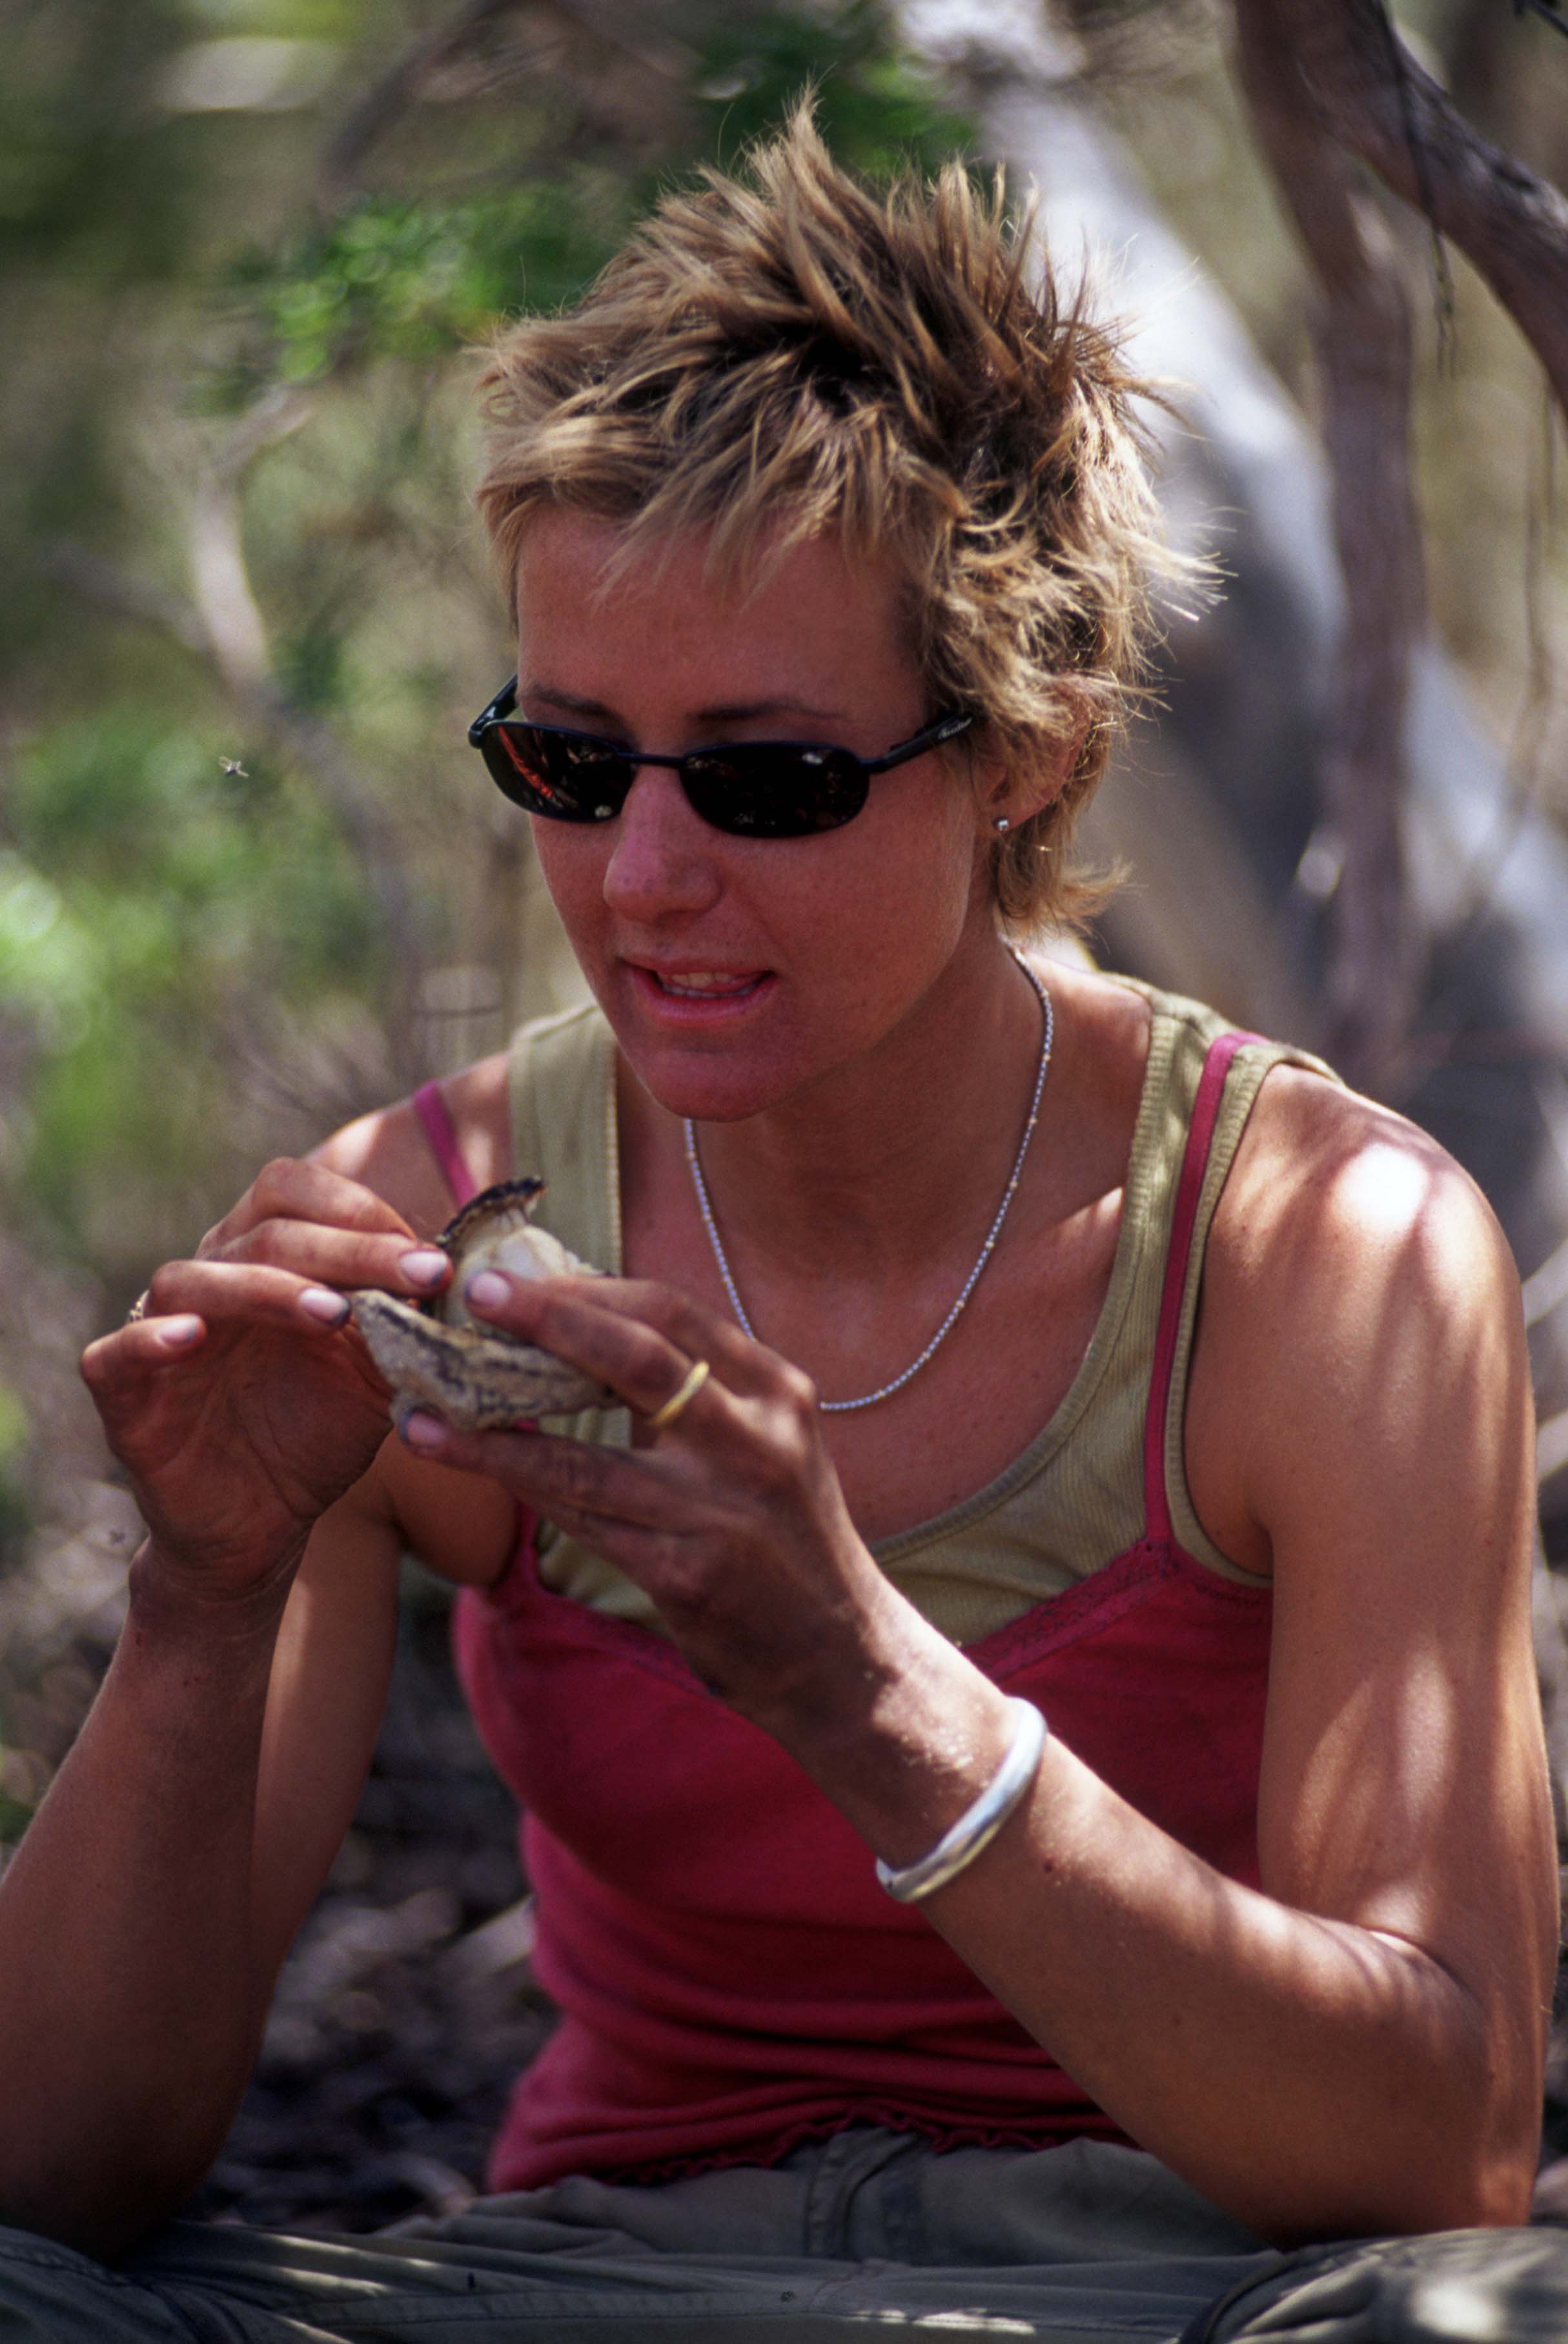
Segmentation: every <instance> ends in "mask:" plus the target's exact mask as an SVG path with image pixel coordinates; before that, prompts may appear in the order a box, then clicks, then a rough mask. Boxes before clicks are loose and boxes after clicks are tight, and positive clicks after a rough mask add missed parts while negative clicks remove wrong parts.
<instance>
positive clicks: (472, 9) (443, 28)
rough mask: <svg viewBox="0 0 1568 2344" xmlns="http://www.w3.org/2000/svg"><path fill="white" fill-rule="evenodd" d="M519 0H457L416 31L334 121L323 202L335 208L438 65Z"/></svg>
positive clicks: (320, 173) (321, 184)
mask: <svg viewBox="0 0 1568 2344" xmlns="http://www.w3.org/2000/svg"><path fill="white" fill-rule="evenodd" d="M518 5H519V0H461V5H459V6H457V7H456V8H454V9H453V10H452V12H451V13H450V15H447V16H443V17H442V18H440V19H439V21H438V22H437V23H436V24H434V25H427V27H426V29H425V30H424V32H422V33H420V34H418V35H417V36H416V37H415V38H414V39H413V40H412V41H410V42H409V44H408V45H407V48H406V49H405V50H404V51H403V53H402V55H401V56H397V57H394V58H393V60H392V63H391V64H390V65H389V66H387V69H386V71H385V72H384V73H380V74H377V76H376V78H375V80H374V81H372V82H371V83H370V85H369V86H368V87H367V89H365V90H364V91H363V92H362V94H361V95H360V96H359V97H358V98H357V100H356V101H355V103H354V105H353V106H352V107H351V108H350V109H349V111H348V113H347V115H346V116H344V118H343V120H342V121H341V122H340V123H339V124H338V126H337V129H336V131H335V132H334V133H333V135H332V137H331V139H330V140H329V141H328V143H327V148H326V150H325V152H324V153H323V155H322V157H321V162H320V166H319V167H318V170H317V193H318V196H319V198H320V200H321V202H322V204H323V205H324V206H325V207H327V209H328V210H335V209H336V208H337V206H338V205H339V204H341V203H343V202H344V201H345V200H346V198H347V196H348V194H349V192H350V191H351V189H352V187H353V185H354V182H355V179H356V177H357V175H358V170H359V166H360V164H361V163H362V161H363V160H364V158H365V157H366V155H367V153H368V151H369V149H370V148H371V147H373V146H374V145H375V143H376V141H377V138H379V137H380V136H381V134H382V132H383V131H384V130H387V129H388V128H389V127H390V126H391V125H392V124H393V123H394V122H396V121H397V117H398V116H399V115H400V114H403V113H406V112H407V108H408V107H409V106H412V105H413V103H414V101H415V99H416V98H417V96H418V94H419V90H420V88H421V86H422V85H423V84H424V82H425V81H426V79H427V77H428V76H429V75H430V74H432V73H434V72H435V71H436V70H437V67H438V66H444V65H447V64H448V63H449V62H450V61H451V60H452V59H453V58H454V57H458V56H462V54H463V52H464V50H465V49H466V48H467V45H468V44H469V42H470V41H471V40H472V39H473V38H474V36H475V35H476V34H477V33H478V32H479V31H480V30H481V29H482V28H483V27H484V26H485V25H490V24H493V23H494V22H495V21H496V19H497V18H498V17H500V16H505V15H510V13H511V11H512V10H513V9H514V8H516V7H517V6H518Z"/></svg>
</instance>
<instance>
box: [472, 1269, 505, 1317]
mask: <svg viewBox="0 0 1568 2344" xmlns="http://www.w3.org/2000/svg"><path fill="white" fill-rule="evenodd" d="M511 1290H512V1288H511V1281H510V1279H508V1278H503V1277H502V1276H501V1274H500V1272H499V1270H496V1269H477V1270H476V1271H475V1272H474V1275H473V1277H472V1278H470V1279H469V1280H468V1283H467V1286H465V1287H464V1288H463V1299H464V1301H465V1302H471V1303H473V1304H474V1305H475V1307H476V1308H477V1309H480V1310H498V1309H499V1308H500V1307H501V1305H502V1303H503V1302H504V1301H505V1300H506V1299H507V1297H508V1295H509V1294H510V1292H511Z"/></svg>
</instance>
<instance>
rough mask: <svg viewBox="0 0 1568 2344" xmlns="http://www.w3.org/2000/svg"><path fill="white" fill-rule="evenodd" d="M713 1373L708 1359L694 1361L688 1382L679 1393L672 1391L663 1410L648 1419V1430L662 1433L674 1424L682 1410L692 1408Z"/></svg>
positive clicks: (658, 1410)
mask: <svg viewBox="0 0 1568 2344" xmlns="http://www.w3.org/2000/svg"><path fill="white" fill-rule="evenodd" d="M712 1373H713V1370H712V1369H711V1368H710V1367H709V1363H708V1361H707V1360H706V1359H693V1361H692V1363H691V1368H690V1371H689V1374H688V1376H687V1379H686V1381H685V1382H684V1383H683V1384H682V1385H681V1387H680V1389H679V1390H678V1391H672V1392H671V1393H670V1395H669V1398H668V1399H667V1400H666V1401H665V1403H664V1406H663V1407H662V1408H659V1409H655V1410H654V1412H653V1414H652V1415H651V1416H650V1417H649V1418H648V1430H649V1431H650V1432H662V1431H663V1430H664V1428H665V1426H666V1425H667V1424H673V1423H674V1422H675V1420H676V1418H677V1417H678V1415H679V1414H680V1411H681V1409H683V1408H689V1407H690V1405H691V1403H692V1401H693V1400H694V1399H696V1398H697V1395H698V1393H699V1391H700V1390H701V1389H702V1387H703V1385H704V1384H705V1383H706V1382H707V1381H708V1379H709V1376H710V1375H711V1374H712Z"/></svg>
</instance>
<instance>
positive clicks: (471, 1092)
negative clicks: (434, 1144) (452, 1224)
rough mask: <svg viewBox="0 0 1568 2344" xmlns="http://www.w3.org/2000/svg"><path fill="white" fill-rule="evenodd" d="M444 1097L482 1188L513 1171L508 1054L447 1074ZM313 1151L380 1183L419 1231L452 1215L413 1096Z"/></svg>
mask: <svg viewBox="0 0 1568 2344" xmlns="http://www.w3.org/2000/svg"><path fill="white" fill-rule="evenodd" d="M440 1088H441V1096H442V1099H443V1101H444V1103H445V1105H446V1108H447V1114H448V1115H449V1116H451V1118H452V1125H453V1129H454V1131H455V1132H456V1135H457V1147H458V1149H459V1151H460V1153H461V1155H462V1157H463V1161H464V1163H465V1164H466V1165H467V1168H468V1170H469V1172H470V1174H471V1175H472V1177H473V1178H474V1180H475V1181H476V1182H477V1185H478V1186H479V1187H481V1188H486V1187H489V1186H490V1184H491V1183H492V1181H496V1180H503V1179H506V1178H507V1177H508V1175H509V1173H510V1169H511V1144H510V1136H509V1129H508V1109H507V1060H506V1056H505V1054H504V1053H498V1054H497V1055H496V1056H493V1057H489V1058H481V1059H479V1060H478V1061H477V1063H476V1064H475V1065H473V1066H464V1067H462V1068H461V1069H460V1070H459V1071H458V1072H457V1074H454V1075H448V1076H444V1077H443V1078H442V1082H441V1086H440ZM311 1152H312V1155H313V1157H314V1158H315V1160H316V1161H317V1163H320V1164H326V1165H327V1166H328V1167H330V1168H331V1170H333V1171H334V1172H341V1173H342V1174H343V1175H344V1176H345V1177H346V1178H347V1179H350V1180H357V1181H359V1182H361V1183H362V1184H363V1186H364V1187H367V1188H373V1189H374V1190H375V1192H376V1194H377V1196H378V1197H385V1198H386V1200H387V1203H388V1204H389V1205H392V1206H394V1207H396V1208H397V1211H398V1212H400V1213H401V1214H402V1215H403V1217H404V1219H405V1220H406V1221H407V1223H408V1225H409V1227H410V1228H414V1229H417V1230H418V1231H420V1232H421V1233H422V1234H427V1233H429V1232H430V1231H433V1230H435V1229H438V1228H442V1227H444V1225H445V1224H446V1223H447V1221H449V1220H450V1219H451V1217H452V1192H451V1188H450V1187H449V1185H448V1183H447V1177H446V1175H445V1173H444V1172H443V1170H442V1167H441V1166H440V1165H439V1164H438V1163H437V1160H436V1157H435V1155H434V1153H433V1152H432V1149H431V1146H430V1141H429V1138H428V1137H427V1133H426V1129H425V1126H424V1124H423V1122H422V1121H421V1119H420V1117H419V1116H418V1114H417V1111H416V1109H415V1106H414V1102H413V1100H412V1099H411V1098H404V1099H398V1100H397V1101H395V1102H394V1104H393V1105H392V1106H384V1107H377V1108H375V1109H373V1110H372V1112H371V1113H370V1114H368V1115H362V1116H357V1117H356V1118H355V1120H354V1121H353V1122H352V1123H347V1124H345V1125H344V1126H343V1127H342V1128H341V1129H340V1130H337V1131H335V1132H333V1133H332V1135H331V1136H330V1137H329V1138H327V1139H324V1140H323V1141H322V1142H321V1144H320V1146H319V1147H316V1148H314V1149H313V1150H312V1151H311Z"/></svg>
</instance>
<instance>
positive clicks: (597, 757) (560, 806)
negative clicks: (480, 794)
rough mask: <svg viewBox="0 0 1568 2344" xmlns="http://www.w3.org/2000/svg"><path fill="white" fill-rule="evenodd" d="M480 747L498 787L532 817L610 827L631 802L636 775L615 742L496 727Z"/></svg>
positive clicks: (531, 727)
mask: <svg viewBox="0 0 1568 2344" xmlns="http://www.w3.org/2000/svg"><path fill="white" fill-rule="evenodd" d="M479 747H480V750H481V751H482V753H483V755H484V760H485V763H486V765H487V768H488V770H489V774H490V778H491V780H492V781H493V782H494V783H496V785H497V787H498V789H499V790H500V791H501V792H502V793H504V795H506V796H507V797H509V798H510V799H511V801H512V803H513V804H514V805H520V806H522V807H524V808H525V809H526V810H527V811H528V813H542V814H546V815H548V817H549V819H550V820H551V821H552V822H610V821H612V820H613V819H614V817H615V816H616V815H617V814H618V813H619V812H620V810H621V807H622V806H623V805H624V804H625V803H626V793H627V790H628V787H629V785H630V770H629V768H628V764H627V761H626V759H625V758H624V757H623V756H622V755H621V754H620V753H619V751H618V749H617V748H616V747H615V745H614V743H611V742H608V741H596V740H594V739H592V738H591V737H590V736H588V734H586V733H580V732H555V731H553V730H552V729H551V728H550V727H549V726H548V725H543V724H490V725H487V727H486V729H485V731H484V732H483V734H482V735H481V737H480V742H479Z"/></svg>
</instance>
